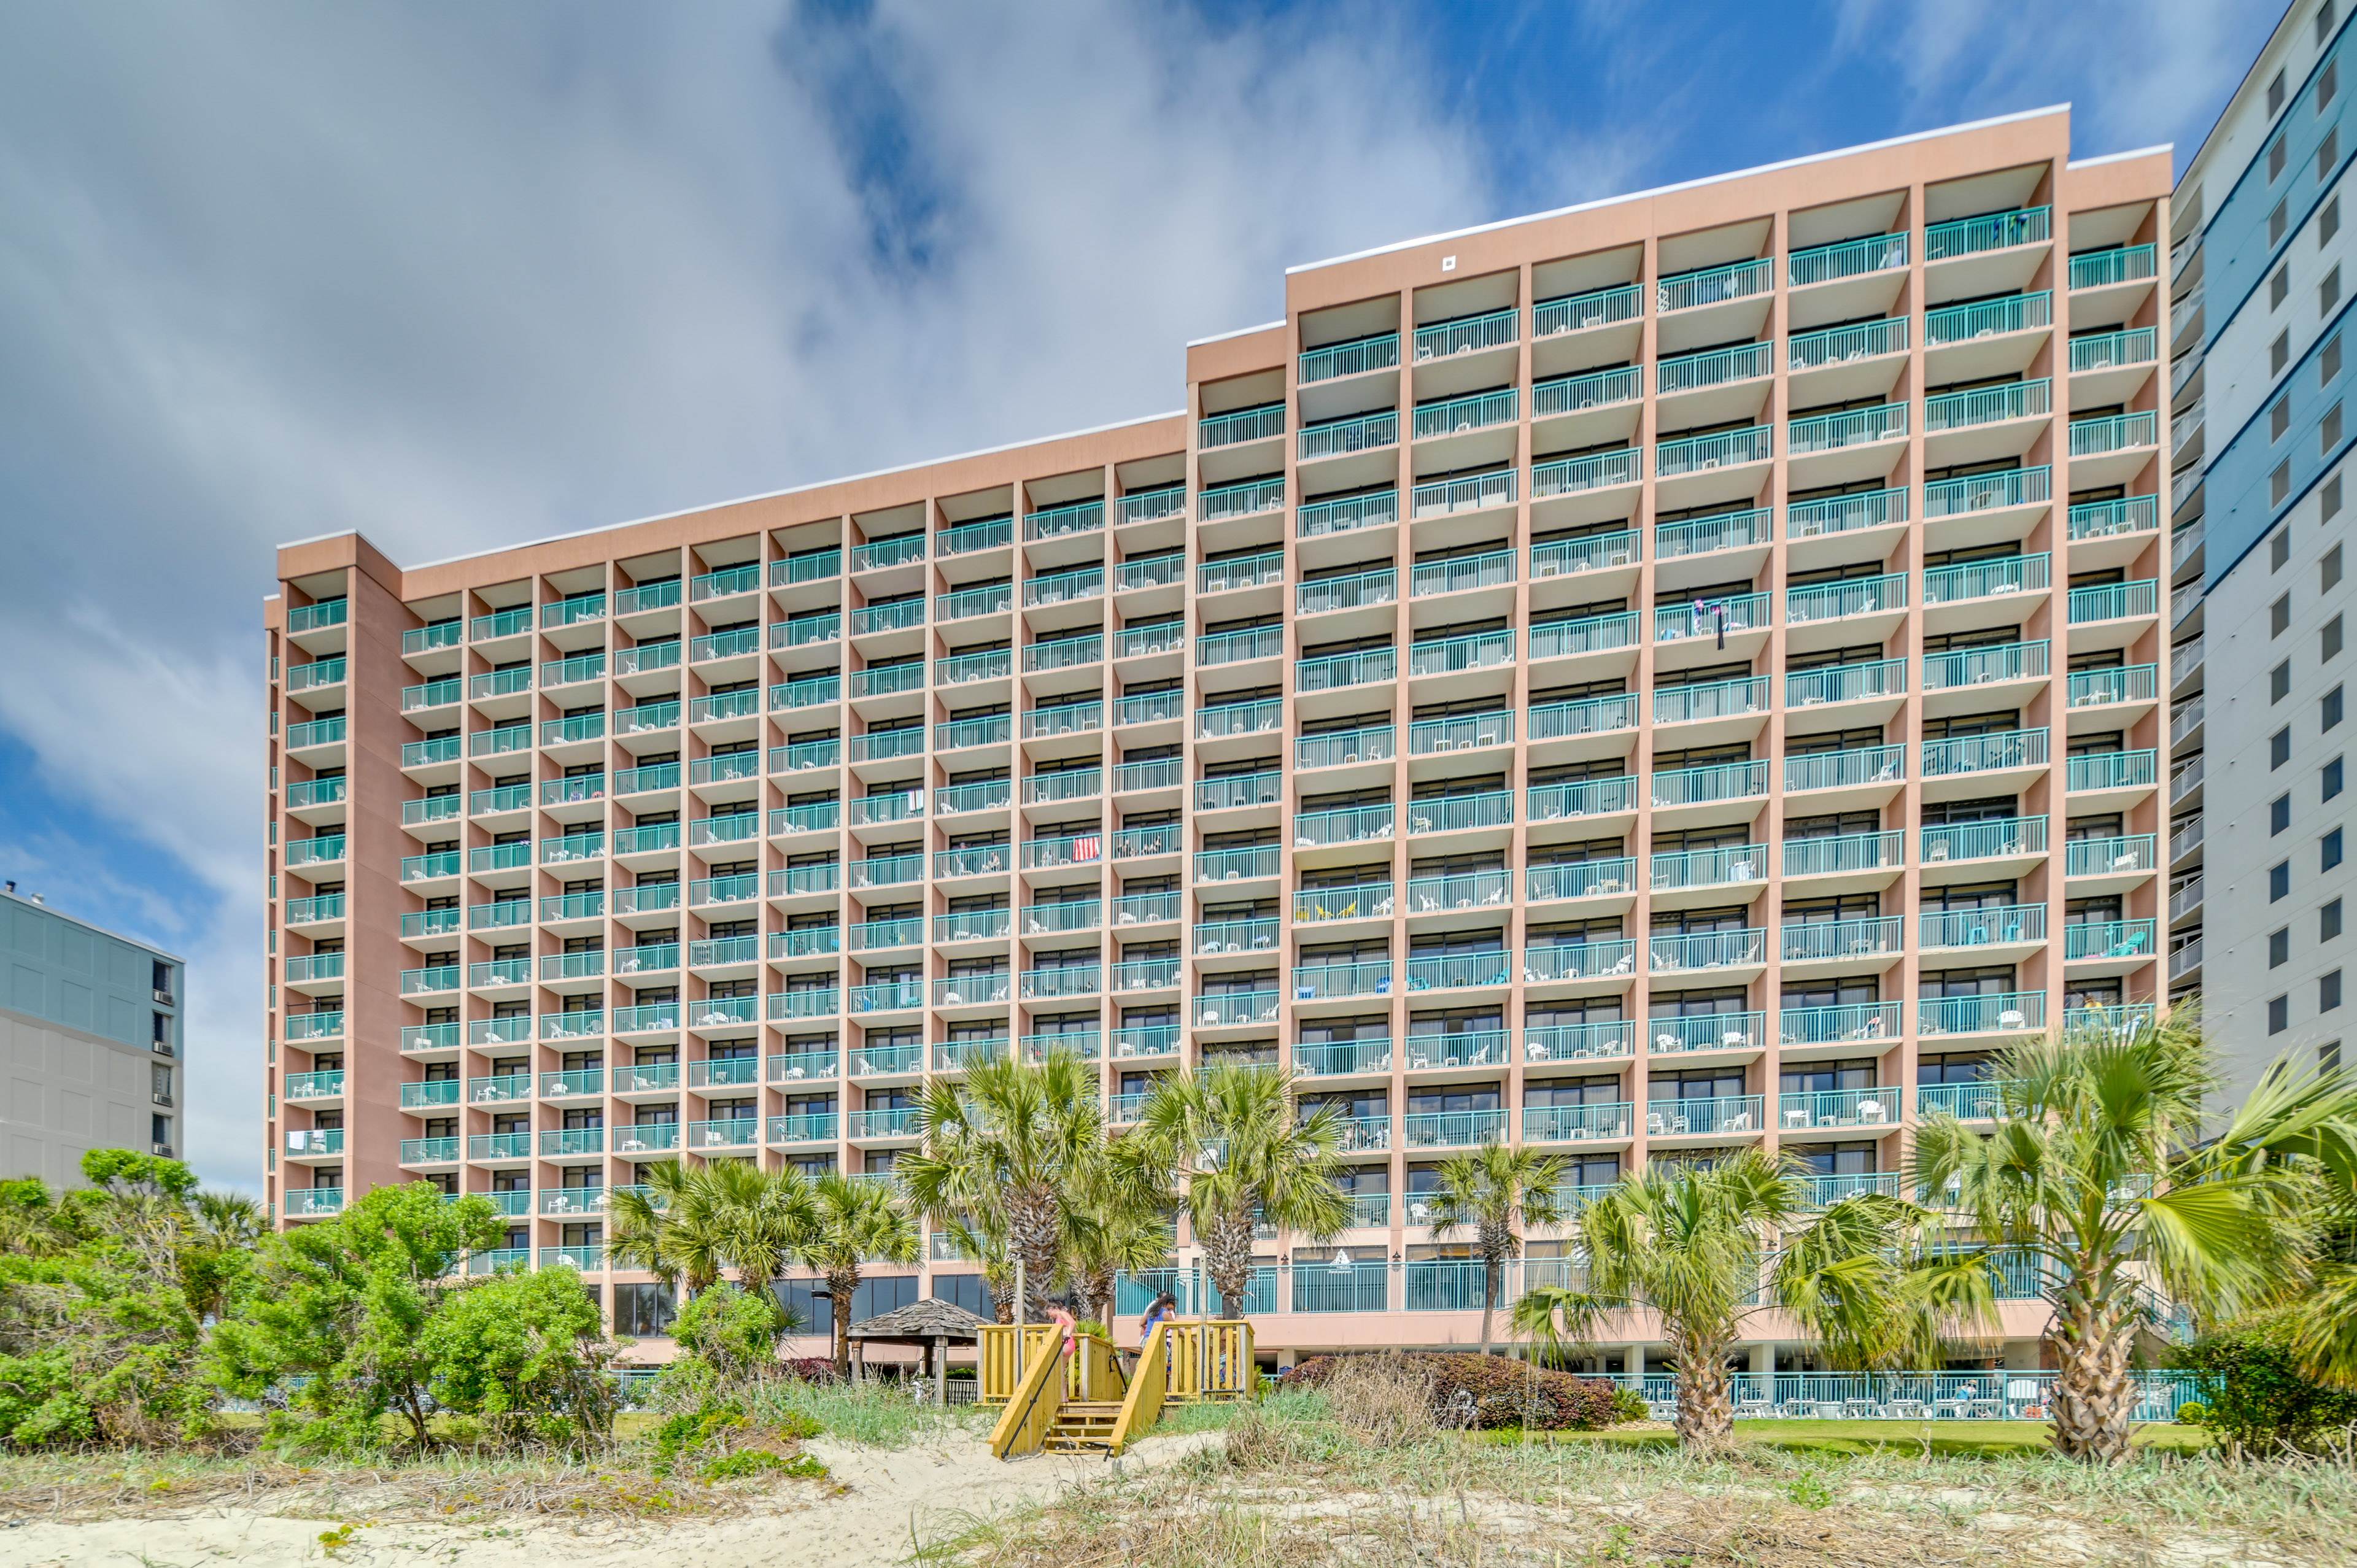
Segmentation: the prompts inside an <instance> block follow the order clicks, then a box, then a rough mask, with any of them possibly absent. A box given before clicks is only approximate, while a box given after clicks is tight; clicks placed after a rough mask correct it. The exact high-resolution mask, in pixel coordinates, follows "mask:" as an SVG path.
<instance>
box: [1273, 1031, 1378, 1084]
mask: <svg viewBox="0 0 2357 1568" xmlns="http://www.w3.org/2000/svg"><path fill="white" fill-rule="evenodd" d="M1293 1065H1294V1068H1295V1069H1296V1070H1297V1071H1298V1072H1300V1073H1301V1074H1302V1075H1303V1076H1304V1077H1306V1078H1340V1077H1343V1076H1345V1075H1347V1074H1351V1073H1368V1072H1389V1071H1391V1069H1392V1042H1391V1041H1390V1039H1389V1038H1383V1039H1372V1040H1340V1041H1335V1042H1333V1043H1331V1044H1328V1045H1314V1046H1313V1045H1297V1046H1295V1047H1293Z"/></svg>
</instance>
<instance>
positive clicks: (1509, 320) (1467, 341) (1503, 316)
mask: <svg viewBox="0 0 2357 1568" xmlns="http://www.w3.org/2000/svg"><path fill="white" fill-rule="evenodd" d="M1522 319H1523V313H1522V312H1521V311H1520V310H1519V309H1517V308H1515V307H1514V306H1506V307H1505V308H1504V309H1502V310H1491V311H1486V312H1484V313H1482V314H1481V315H1479V316H1462V317H1458V318H1457V319H1455V320H1453V321H1436V322H1433V323H1431V324H1430V325H1429V326H1425V327H1419V328H1416V329H1415V358H1416V362H1417V363H1418V364H1421V363H1423V362H1424V361H1425V360H1445V359H1447V358H1448V357H1449V356H1450V355H1452V354H1469V353H1473V352H1476V351H1478V350H1480V349H1502V348H1504V347H1506V346H1507V345H1508V344H1510V343H1512V342H1514V341H1516V339H1517V338H1518V336H1519V333H1520V329H1521V327H1522Z"/></svg>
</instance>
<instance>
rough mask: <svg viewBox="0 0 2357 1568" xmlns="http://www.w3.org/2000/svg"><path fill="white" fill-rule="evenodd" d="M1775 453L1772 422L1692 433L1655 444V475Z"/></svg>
mask: <svg viewBox="0 0 2357 1568" xmlns="http://www.w3.org/2000/svg"><path fill="white" fill-rule="evenodd" d="M1774 454H1775V429H1774V427H1773V426H1771V425H1766V424H1758V425H1753V426H1751V427H1750V428H1749V429H1747V430H1726V431H1719V432H1717V433H1716V434H1713V435H1689V436H1686V437H1684V439H1681V440H1674V441H1663V442H1657V443H1656V444H1655V445H1654V447H1653V477H1654V478H1660V479H1671V478H1683V477H1685V476H1690V475H1698V474H1704V473H1707V472H1709V471H1711V470H1712V469H1715V468H1728V467H1740V466H1742V465H1744V464H1747V463H1764V462H1766V461H1768V459H1769V458H1770V457H1771V456H1774ZM1534 495H1535V490H1534Z"/></svg>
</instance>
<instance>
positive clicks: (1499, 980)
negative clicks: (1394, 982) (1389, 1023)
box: [1407, 948, 1513, 991]
mask: <svg viewBox="0 0 2357 1568" xmlns="http://www.w3.org/2000/svg"><path fill="white" fill-rule="evenodd" d="M1512 979H1513V955H1512V954H1511V953H1509V952H1508V951H1507V950H1505V949H1503V948H1500V949H1498V950H1495V951H1493V952H1471V953H1450V954H1448V955H1447V956H1445V957H1441V958H1416V957H1414V956H1411V957H1410V958H1409V959H1408V961H1407V988H1408V989H1409V990H1410V991H1446V990H1453V989H1457V988H1459V987H1463V986H1469V985H1505V984H1508V983H1511V982H1512Z"/></svg>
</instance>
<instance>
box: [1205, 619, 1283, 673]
mask: <svg viewBox="0 0 2357 1568" xmlns="http://www.w3.org/2000/svg"><path fill="white" fill-rule="evenodd" d="M1284 651H1285V628H1283V627H1282V626H1251V627H1242V628H1237V629H1236V630H1234V631H1220V632H1213V633H1211V635H1210V636H1208V637H1199V638H1197V639H1195V662H1196V663H1198V664H1234V663H1239V662H1241V661H1243V660H1248V659H1274V658H1275V657H1277V656H1278V655H1279V654H1281V653H1283V652H1284Z"/></svg>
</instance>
